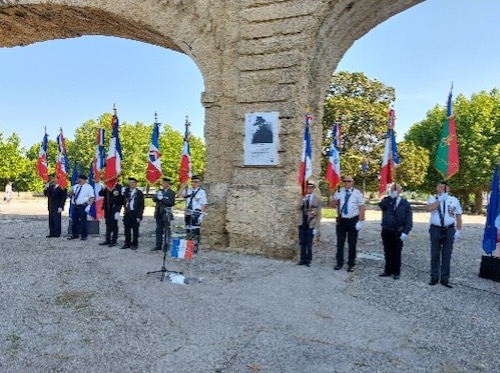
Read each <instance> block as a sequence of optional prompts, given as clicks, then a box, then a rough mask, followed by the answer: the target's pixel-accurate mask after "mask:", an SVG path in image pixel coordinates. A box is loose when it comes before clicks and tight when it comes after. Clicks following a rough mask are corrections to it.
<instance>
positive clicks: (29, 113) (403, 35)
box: [0, 0, 500, 148]
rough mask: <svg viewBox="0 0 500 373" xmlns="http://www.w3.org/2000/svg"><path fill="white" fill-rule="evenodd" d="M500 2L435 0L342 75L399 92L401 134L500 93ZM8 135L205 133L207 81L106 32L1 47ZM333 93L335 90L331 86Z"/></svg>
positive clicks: (163, 54) (374, 38)
mask: <svg viewBox="0 0 500 373" xmlns="http://www.w3.org/2000/svg"><path fill="white" fill-rule="evenodd" d="M499 16H500V1H498V0H426V1H424V2H423V3H421V4H418V5H416V6H414V7H412V8H410V9H408V10H406V11H405V12H402V13H399V14H397V15H395V16H393V17H392V18H390V19H389V20H387V21H385V22H384V23H382V24H380V25H379V26H377V27H376V28H374V29H372V30H371V31H370V32H368V33H367V34H365V35H364V36H363V37H361V38H360V39H359V40H357V41H356V42H355V43H354V44H353V45H352V46H351V48H350V49H349V50H348V51H347V53H346V54H345V55H344V57H343V58H342V60H341V61H340V63H339V65H338V66H337V70H336V71H350V72H363V73H365V75H367V77H368V78H370V79H377V80H379V81H381V82H382V83H384V84H385V85H386V86H390V87H394V88H395V91H396V101H395V102H394V109H395V111H396V133H397V137H398V140H402V139H403V135H404V133H406V132H407V131H408V129H409V127H410V126H411V125H412V124H414V123H417V122H419V121H421V120H423V119H424V118H425V116H426V113H427V111H428V110H430V109H432V108H433V107H434V106H435V105H436V104H437V105H442V106H444V105H445V104H446V100H447V97H448V93H449V90H450V87H451V84H452V82H453V87H454V88H453V95H454V97H456V96H457V95H459V94H463V95H465V96H466V97H467V98H469V97H470V96H471V94H473V93H477V92H480V91H482V90H485V91H487V92H489V91H490V90H491V89H493V88H495V87H500V68H499V64H500V63H499V61H500V48H498V35H500V22H498V17H499ZM0 61H1V65H0V66H1V68H0V132H1V133H2V134H3V136H4V138H6V137H8V136H10V135H11V134H12V133H13V132H16V133H17V134H18V135H19V136H20V137H21V144H22V146H24V147H26V148H28V147H30V146H31V145H33V144H35V143H40V142H41V141H42V137H43V134H44V127H46V128H47V133H48V134H49V138H50V139H52V140H55V138H56V136H57V134H58V132H59V128H60V127H61V128H62V129H63V131H64V135H65V137H66V138H69V139H73V138H74V133H75V129H76V128H77V127H79V126H80V125H81V124H83V123H84V122H86V121H87V120H90V119H94V120H97V118H98V117H99V116H100V115H102V114H103V113H106V112H108V113H111V112H112V109H113V104H116V108H117V114H118V117H119V119H120V122H121V123H123V122H128V123H132V124H134V123H136V122H142V123H144V124H151V123H153V122H154V113H155V111H156V112H157V114H158V121H159V122H160V123H167V124H170V125H171V126H172V127H173V128H174V129H177V130H179V131H182V132H183V131H184V122H185V118H186V115H188V116H189V120H190V122H191V131H192V132H193V134H194V135H196V136H200V137H202V136H203V126H204V109H203V107H202V105H201V102H200V97H201V93H202V92H203V91H204V86H203V77H202V76H201V73H200V71H199V70H198V68H197V67H196V65H195V63H194V62H193V61H192V60H191V59H190V58H189V57H188V56H186V55H184V54H181V53H178V52H174V51H171V50H168V49H165V48H160V47H157V46H153V45H149V44H145V43H141V42H137V41H132V40H126V39H120V38H114V37H104V36H85V37H80V38H74V39H64V40H52V41H46V42H41V43H35V44H31V45H28V46H25V47H13V48H0ZM325 89H326V87H325Z"/></svg>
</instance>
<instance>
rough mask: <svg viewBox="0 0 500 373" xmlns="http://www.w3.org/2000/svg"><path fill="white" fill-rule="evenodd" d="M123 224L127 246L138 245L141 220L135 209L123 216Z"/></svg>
mask: <svg viewBox="0 0 500 373" xmlns="http://www.w3.org/2000/svg"><path fill="white" fill-rule="evenodd" d="M123 225H124V228H125V246H130V245H132V246H137V245H138V240H137V239H138V238H139V222H138V221H137V218H136V216H135V213H134V211H133V210H132V211H129V212H127V213H126V214H125V216H124V217H123Z"/></svg>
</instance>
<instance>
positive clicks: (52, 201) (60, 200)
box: [43, 175, 68, 238]
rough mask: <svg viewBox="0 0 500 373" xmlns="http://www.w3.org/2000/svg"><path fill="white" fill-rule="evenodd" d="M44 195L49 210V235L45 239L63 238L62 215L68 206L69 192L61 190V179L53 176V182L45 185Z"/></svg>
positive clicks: (64, 189)
mask: <svg viewBox="0 0 500 373" xmlns="http://www.w3.org/2000/svg"><path fill="white" fill-rule="evenodd" d="M43 195H44V196H45V197H47V204H48V210H49V234H48V235H47V236H45V237H47V238H50V237H61V213H62V212H63V210H64V205H65V204H66V198H67V197H68V192H67V191H66V188H61V186H60V185H59V178H58V177H57V176H55V175H51V181H50V182H49V183H47V184H46V185H45V188H44V189H43Z"/></svg>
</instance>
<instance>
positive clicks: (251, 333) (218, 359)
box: [0, 200, 500, 373]
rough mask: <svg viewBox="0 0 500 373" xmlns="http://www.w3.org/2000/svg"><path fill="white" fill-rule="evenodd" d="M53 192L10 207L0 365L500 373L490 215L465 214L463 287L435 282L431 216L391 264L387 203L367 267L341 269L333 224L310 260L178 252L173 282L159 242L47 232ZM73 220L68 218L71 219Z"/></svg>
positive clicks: (374, 227) (364, 239) (366, 241)
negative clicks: (391, 269) (188, 257)
mask: <svg viewBox="0 0 500 373" xmlns="http://www.w3.org/2000/svg"><path fill="white" fill-rule="evenodd" d="M45 214H46V212H45V204H44V203H43V201H30V202H22V201H16V200H15V201H14V202H12V203H11V204H10V205H5V204H1V205H0V237H1V240H0V252H1V254H2V260H1V262H0V268H1V274H2V276H1V281H0V311H1V314H2V317H1V321H0V371H1V372H87V373H88V372H182V373H183V372H186V373H190V372H223V373H226V372H250V373H252V372H261V373H263V372H272V373H276V372H311V373H316V372H318V373H321V372H370V373H372V372H384V373H390V372H442V373H452V372H500V368H499V367H500V358H499V357H498V353H499V351H500V349H499V347H500V343H499V341H500V335H499V334H500V333H499V330H500V328H499V327H498V318H499V316H500V314H499V313H500V297H499V295H500V283H496V282H493V281H491V280H485V279H481V278H479V277H478V271H479V266H480V261H481V255H482V251H481V248H480V242H481V237H482V230H483V227H484V217H472V216H470V217H469V216H466V217H465V222H466V223H465V228H464V232H463V239H461V241H459V242H458V243H457V245H456V248H455V252H454V254H453V260H452V271H453V273H452V279H451V280H452V283H453V284H454V285H455V288H453V289H447V288H445V287H443V286H440V285H437V286H433V287H431V286H428V285H427V281H428V277H429V273H428V267H429V252H428V251H429V249H428V233H427V228H428V225H427V223H426V222H427V219H428V216H427V214H424V213H422V214H420V213H417V214H415V220H416V221H417V222H416V224H415V229H414V232H413V234H412V235H411V237H410V239H409V241H408V243H407V244H406V246H405V249H404V254H403V261H404V266H403V272H402V278H401V280H398V281H396V280H393V279H387V278H380V277H378V273H379V272H380V271H381V269H382V267H383V262H382V261H380V260H377V258H380V256H381V253H382V250H381V243H380V238H379V221H380V217H379V213H378V212H376V211H370V213H369V214H368V221H367V223H366V224H365V227H364V228H363V230H362V231H361V236H360V242H359V251H360V253H359V254H360V255H359V256H360V258H359V259H358V265H357V267H356V271H355V272H354V273H353V274H348V273H347V272H346V271H345V270H342V271H333V269H332V268H333V244H334V242H335V238H334V234H333V227H334V223H333V222H332V221H324V222H323V226H322V232H321V234H322V236H321V239H322V242H321V243H320V244H318V245H317V246H316V249H315V257H314V262H313V265H312V267H311V268H305V267H303V266H297V265H295V262H290V261H284V260H275V259H268V258H264V257H259V256H248V255H239V254H234V253H220V252H207V251H203V250H202V251H201V252H200V253H199V254H198V255H197V256H196V257H195V258H194V259H193V260H192V261H190V262H186V261H182V260H176V259H172V258H167V259H166V266H167V268H168V269H170V270H176V271H183V273H184V275H185V276H186V279H187V280H189V281H190V283H189V284H183V285H181V284H174V283H172V282H170V281H164V282H161V281H160V279H159V275H158V274H149V275H148V274H146V273H147V272H148V271H154V270H159V269H160V268H161V266H162V263H163V254H162V253H159V252H149V249H150V248H151V247H152V246H153V242H154V238H153V235H152V232H153V229H154V222H153V219H152V217H151V215H152V211H151V209H148V210H147V212H146V217H145V219H144V222H143V224H142V228H141V229H142V235H141V243H140V248H139V250H138V251H136V252H134V251H131V250H119V249H117V248H108V247H105V248H103V247H102V246H99V245H97V243H98V242H99V241H100V240H102V237H91V238H90V239H89V240H88V241H87V242H83V241H79V240H78V241H68V240H66V239H64V238H60V239H47V238H45V235H46V234H47V220H46V216H45ZM64 222H65V223H64V224H67V218H64Z"/></svg>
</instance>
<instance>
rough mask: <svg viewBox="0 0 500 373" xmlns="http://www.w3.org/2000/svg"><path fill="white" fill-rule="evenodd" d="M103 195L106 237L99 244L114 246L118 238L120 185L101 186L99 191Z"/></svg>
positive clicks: (120, 204) (121, 199)
mask: <svg viewBox="0 0 500 373" xmlns="http://www.w3.org/2000/svg"><path fill="white" fill-rule="evenodd" d="M99 195H100V196H103V197H104V198H103V201H102V209H103V210H104V221H105V223H106V239H105V240H104V241H103V242H100V243H99V245H108V246H109V247H112V246H116V239H117V238H118V220H119V219H120V210H121V208H122V205H123V195H122V186H121V185H120V184H118V183H116V185H115V186H114V187H113V188H109V187H106V188H103V189H101V190H100V191H99Z"/></svg>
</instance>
